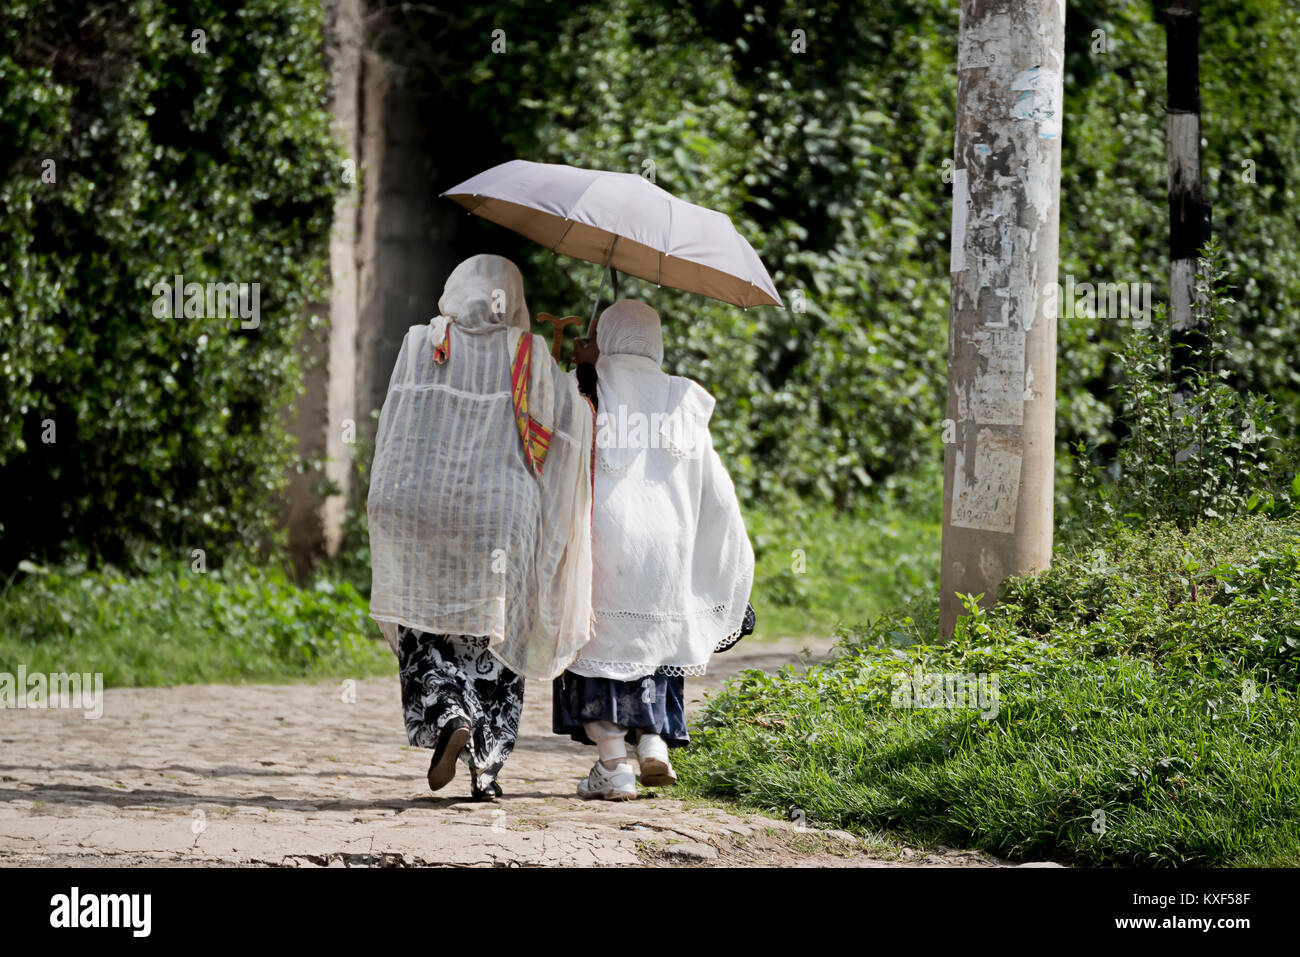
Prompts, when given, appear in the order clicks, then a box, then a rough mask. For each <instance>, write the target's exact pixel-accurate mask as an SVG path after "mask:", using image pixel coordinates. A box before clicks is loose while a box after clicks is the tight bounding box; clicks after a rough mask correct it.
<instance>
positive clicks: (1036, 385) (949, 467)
mask: <svg viewBox="0 0 1300 957" xmlns="http://www.w3.org/2000/svg"><path fill="white" fill-rule="evenodd" d="M958 43H959V46H958V66H957V70H958V80H957V136H956V146H955V169H954V178H953V220H952V268H951V283H952V301H951V306H950V311H949V331H948V406H947V417H948V418H947V421H946V422H945V423H944V441H945V443H946V448H945V456H944V496H943V552H942V567H941V570H940V589H941V595H940V628H941V631H942V632H943V634H944V635H951V634H952V631H953V628H954V626H955V624H956V621H957V619H958V617H959V616H960V615H961V614H962V613H963V608H962V604H961V601H960V600H959V599H958V598H957V594H958V593H962V594H975V595H983V596H984V597H983V599H982V604H985V605H987V604H989V603H991V602H992V601H993V600H994V599H995V598H996V597H997V592H998V588H999V586H1000V585H1001V583H1002V580H1003V579H1004V578H1005V577H1006V576H1008V575H1012V574H1015V573H1018V572H1024V571H1028V570H1031V569H1041V568H1046V567H1047V566H1048V564H1050V562H1051V557H1052V496H1053V471H1052V470H1053V462H1054V445H1055V411H1056V315H1057V308H1056V306H1057V300H1056V295H1057V285H1056V271H1057V240H1058V230H1059V217H1060V168H1061V123H1062V74H1063V68H1064V47H1065V0H962V4H961V29H960V37H959V41H958Z"/></svg>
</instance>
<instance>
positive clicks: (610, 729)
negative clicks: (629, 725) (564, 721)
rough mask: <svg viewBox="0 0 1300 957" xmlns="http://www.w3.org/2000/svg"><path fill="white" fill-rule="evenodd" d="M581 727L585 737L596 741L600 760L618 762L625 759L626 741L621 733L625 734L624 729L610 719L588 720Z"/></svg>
mask: <svg viewBox="0 0 1300 957" xmlns="http://www.w3.org/2000/svg"><path fill="white" fill-rule="evenodd" d="M582 727H583V730H585V731H586V732H587V737H589V738H591V740H593V741H595V742H596V751H597V753H598V754H599V755H600V760H602V761H605V762H609V761H616V762H619V763H622V762H623V761H626V760H627V742H626V741H624V740H623V735H625V734H627V731H626V729H624V728H620V727H619V726H618V725H616V724H614V723H612V722H610V721H588V722H587V723H586V724H584V725H583V726H582ZM608 766H609V765H608V764H606V767H608Z"/></svg>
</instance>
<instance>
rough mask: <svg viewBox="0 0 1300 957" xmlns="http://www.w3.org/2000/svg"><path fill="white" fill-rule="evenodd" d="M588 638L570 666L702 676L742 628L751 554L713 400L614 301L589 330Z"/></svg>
mask: <svg viewBox="0 0 1300 957" xmlns="http://www.w3.org/2000/svg"><path fill="white" fill-rule="evenodd" d="M596 345H597V346H598V348H599V350H600V358H599V359H598V360H597V362H596V371H597V376H598V379H599V382H598V385H597V397H598V398H599V400H600V401H599V411H598V413H597V429H596V470H595V492H594V494H595V515H594V517H593V519H592V539H593V541H592V568H593V574H594V578H593V581H592V639H591V641H590V642H589V643H588V644H587V645H586V646H585V647H584V648H583V649H582V651H581V652H580V653H579V655H578V657H577V659H575V661H574V663H573V664H572V665H570V670H571V671H573V672H575V673H577V674H580V675H585V676H588V677H601V678H615V679H619V680H628V679H631V678H636V677H640V676H642V675H648V674H653V673H655V672H656V671H658V672H661V673H665V674H703V673H704V669H705V666H706V665H707V664H708V660H709V656H710V654H712V652H713V650H714V648H715V647H717V645H718V644H719V643H720V642H723V641H725V640H726V639H728V638H730V637H732V636H734V635H736V634H738V633H739V631H740V628H741V624H742V623H743V621H744V618H745V607H746V604H747V603H748V601H749V592H750V588H751V586H752V585H753V581H754V550H753V548H752V547H751V546H750V543H749V537H748V535H746V533H745V523H744V520H743V518H742V517H741V514H740V504H739V502H738V501H737V500H736V491H735V487H734V486H733V485H732V482H731V476H730V475H728V474H727V470H726V469H725V468H724V467H723V465H722V461H721V459H719V458H718V453H717V452H716V451H715V450H714V448H713V442H712V439H711V438H710V436H709V430H708V423H709V418H710V416H711V415H712V413H713V405H714V400H713V397H712V396H710V395H709V394H708V392H706V391H705V390H704V389H703V388H702V387H701V386H700V385H698V384H697V383H695V382H692V381H691V380H690V379H685V378H681V377H679V376H669V375H667V374H665V373H664V372H662V371H661V370H660V368H659V365H660V363H661V362H662V361H663V336H662V332H661V329H660V325H659V316H658V315H657V314H656V313H655V311H654V310H653V309H651V308H650V307H649V306H647V305H645V304H644V303H640V302H635V301H632V300H621V301H619V302H616V303H615V304H614V305H612V306H610V307H609V308H608V309H606V310H605V312H604V313H602V314H601V317H600V319H599V321H598V323H597V326H596Z"/></svg>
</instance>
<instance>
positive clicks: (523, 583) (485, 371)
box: [368, 256, 593, 679]
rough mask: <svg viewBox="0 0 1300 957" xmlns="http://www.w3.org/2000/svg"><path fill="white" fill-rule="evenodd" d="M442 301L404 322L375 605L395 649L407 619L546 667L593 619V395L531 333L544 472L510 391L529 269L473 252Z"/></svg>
mask: <svg viewBox="0 0 1300 957" xmlns="http://www.w3.org/2000/svg"><path fill="white" fill-rule="evenodd" d="M438 308H439V309H440V310H441V311H442V315H440V316H438V317H436V318H435V319H433V320H432V321H431V322H430V323H429V324H427V325H420V326H413V327H412V328H411V329H410V331H409V332H407V334H406V338H405V340H404V341H403V343H402V349H401V353H400V354H399V355H398V357H397V364H396V366H395V367H394V368H393V375H392V380H391V381H390V383H389V386H388V395H387V397H386V399H385V401H384V407H383V411H382V412H381V413H380V418H379V432H378V436H377V439H376V446H375V457H374V464H373V465H372V467H371V475H370V496H369V500H368V513H369V524H370V554H371V572H372V586H371V597H370V614H371V617H373V618H374V619H375V620H376V621H378V622H379V624H380V629H381V630H382V631H383V632H384V635H385V637H386V638H387V639H388V641H389V643H390V644H392V645H393V646H394V651H396V634H397V625H399V624H400V625H406V626H408V627H411V628H416V629H419V630H420V631H425V632H430V633H435V634H450V635H486V636H488V637H489V639H490V644H489V647H490V649H491V651H492V652H493V653H494V654H495V655H496V656H497V657H498V658H499V659H500V660H501V661H502V662H503V663H504V664H505V665H506V666H507V667H509V668H511V669H512V670H514V671H515V672H517V673H518V674H521V675H523V676H524V677H525V678H537V679H549V678H552V677H554V676H555V675H557V674H559V673H560V672H561V671H563V670H564V668H565V666H566V665H567V664H568V663H569V662H570V660H571V659H572V658H573V656H574V654H575V653H576V652H577V651H578V649H579V648H580V647H581V646H582V645H583V644H584V643H585V642H586V641H587V639H588V636H589V630H590V617H591V518H590V516H591V481H590V477H591V454H592V451H591V450H592V427H593V423H592V415H591V406H590V405H589V404H588V403H587V401H586V400H585V399H584V398H582V396H581V395H580V394H579V393H578V389H577V382H576V379H575V378H574V377H573V376H572V375H570V374H566V373H564V372H562V371H561V370H560V369H559V367H558V366H557V365H556V364H555V362H554V360H552V359H551V356H550V352H549V350H548V349H547V347H546V344H545V343H544V341H543V340H542V339H541V337H537V336H534V337H533V351H532V363H531V364H532V375H531V379H527V380H525V381H528V383H529V389H528V401H529V412H530V414H531V416H532V417H533V419H534V420H536V421H537V422H538V423H539V424H540V425H542V426H544V427H545V428H546V429H549V430H551V435H550V443H549V448H548V449H547V451H546V457H545V461H544V463H543V464H542V468H541V473H540V474H537V473H536V472H535V471H534V469H533V467H532V466H531V465H530V463H529V460H528V458H527V456H526V453H525V449H524V444H523V441H522V440H521V437H520V431H519V425H518V423H517V421H516V417H515V406H514V403H513V401H512V381H511V367H512V359H513V357H514V354H515V347H516V345H517V344H518V343H519V341H520V339H521V337H522V336H525V335H529V334H530V333H529V332H528V329H529V326H528V309H527V306H526V304H525V302H524V295H523V281H522V278H521V276H520V274H519V270H518V269H517V268H516V267H515V266H514V264H513V263H511V262H510V261H509V260H507V259H502V258H501V257H499V256H475V257H473V258H471V259H468V260H466V261H465V262H463V263H461V264H460V265H459V266H458V267H457V268H456V270H455V271H454V272H453V273H452V274H451V277H450V278H449V279H448V280H447V285H446V288H445V289H444V291H443V294H442V298H441V299H440V300H439V302H438ZM444 337H445V343H446V346H447V350H446V353H445V359H444V361H441V362H439V361H436V360H435V357H434V352H435V349H436V348H438V347H439V346H441V345H442V344H443V343H444ZM521 378H522V377H521Z"/></svg>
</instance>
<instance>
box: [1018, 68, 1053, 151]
mask: <svg viewBox="0 0 1300 957" xmlns="http://www.w3.org/2000/svg"><path fill="white" fill-rule="evenodd" d="M1061 79H1062V78H1061V74H1060V73H1058V72H1056V71H1055V70H1048V69H1043V68H1041V67H1034V68H1032V69H1029V70H1022V71H1021V72H1020V73H1017V74H1016V78H1015V79H1014V80H1012V81H1011V91H1012V92H1013V93H1015V94H1017V96H1016V99H1015V102H1014V103H1013V104H1012V106H1011V117H1012V119H1016V120H1029V121H1031V122H1034V123H1037V124H1038V135H1039V136H1041V137H1042V138H1044V139H1053V138H1055V137H1057V136H1060V135H1061V93H1062V90H1061Z"/></svg>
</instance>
